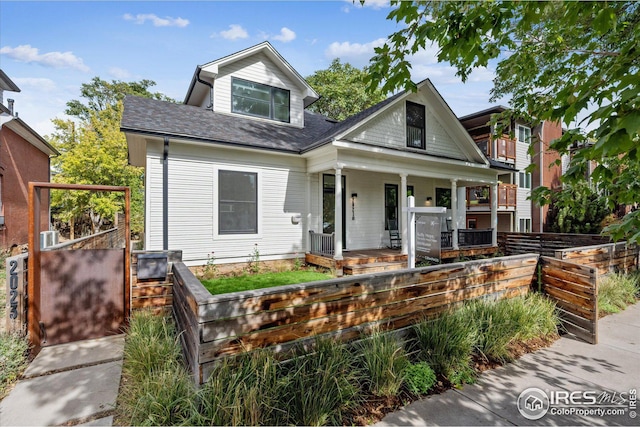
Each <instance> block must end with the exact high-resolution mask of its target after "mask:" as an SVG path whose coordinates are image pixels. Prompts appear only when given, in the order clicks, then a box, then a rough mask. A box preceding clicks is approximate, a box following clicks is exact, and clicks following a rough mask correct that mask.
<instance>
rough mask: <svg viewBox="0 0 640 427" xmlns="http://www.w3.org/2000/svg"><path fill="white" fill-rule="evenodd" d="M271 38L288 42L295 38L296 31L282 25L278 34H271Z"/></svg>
mask: <svg viewBox="0 0 640 427" xmlns="http://www.w3.org/2000/svg"><path fill="white" fill-rule="evenodd" d="M272 38H273V39H274V40H277V41H279V42H282V43H288V42H290V41H292V40H295V38H296V33H295V32H293V31H291V30H290V29H288V28H287V27H282V28H281V29H280V34H278V35H276V36H273V37H272Z"/></svg>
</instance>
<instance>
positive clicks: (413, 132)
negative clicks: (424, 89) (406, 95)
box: [407, 101, 425, 150]
mask: <svg viewBox="0 0 640 427" xmlns="http://www.w3.org/2000/svg"><path fill="white" fill-rule="evenodd" d="M424 122H425V111H424V105H420V104H414V103H413V102H409V101H407V147H409V148H418V149H421V150H424V148H425V144H424Z"/></svg>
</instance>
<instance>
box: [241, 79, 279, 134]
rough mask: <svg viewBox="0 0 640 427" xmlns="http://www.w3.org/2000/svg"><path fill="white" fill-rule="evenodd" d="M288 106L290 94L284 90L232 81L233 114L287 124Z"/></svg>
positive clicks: (248, 82) (243, 81) (245, 81)
mask: <svg viewBox="0 0 640 427" xmlns="http://www.w3.org/2000/svg"><path fill="white" fill-rule="evenodd" d="M289 105H290V94H289V91H288V90H286V89H280V88H277V87H273V86H268V85H263V84H260V83H254V82H250V81H247V80H241V79H236V78H234V79H232V82H231V110H232V111H233V112H234V113H239V114H246V115H249V116H256V117H263V118H265V119H271V120H278V121H281V122H287V123H288V122H289V121H290V115H289V114H290V113H289Z"/></svg>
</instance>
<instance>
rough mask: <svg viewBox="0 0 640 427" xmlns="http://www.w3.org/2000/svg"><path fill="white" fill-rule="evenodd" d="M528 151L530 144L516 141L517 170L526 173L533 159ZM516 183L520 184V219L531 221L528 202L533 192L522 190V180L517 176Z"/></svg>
mask: <svg viewBox="0 0 640 427" xmlns="http://www.w3.org/2000/svg"><path fill="white" fill-rule="evenodd" d="M528 149H529V144H527V143H523V142H518V141H516V169H518V170H519V171H521V172H525V169H526V168H527V166H529V165H530V164H531V157H530V156H529V154H528V153H527V151H528ZM515 183H516V184H518V197H517V201H516V203H517V206H516V209H517V212H518V219H522V218H527V219H531V200H528V198H529V196H531V190H530V189H527V188H520V180H519V179H518V177H517V176H516V180H515Z"/></svg>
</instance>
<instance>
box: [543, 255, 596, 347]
mask: <svg viewBox="0 0 640 427" xmlns="http://www.w3.org/2000/svg"><path fill="white" fill-rule="evenodd" d="M540 265H541V267H540V269H541V285H542V291H543V292H544V293H545V294H547V295H548V296H549V297H550V298H551V299H552V300H553V301H554V302H555V303H556V308H557V310H558V315H559V317H560V320H561V321H562V326H563V327H564V329H565V330H566V331H567V332H569V333H571V334H573V335H575V336H576V337H578V338H580V339H583V340H585V341H587V342H588V343H591V344H597V343H598V270H597V268H595V267H590V266H586V265H580V264H575V263H572V262H569V261H564V260H559V259H555V258H551V257H544V256H543V257H540Z"/></svg>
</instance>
